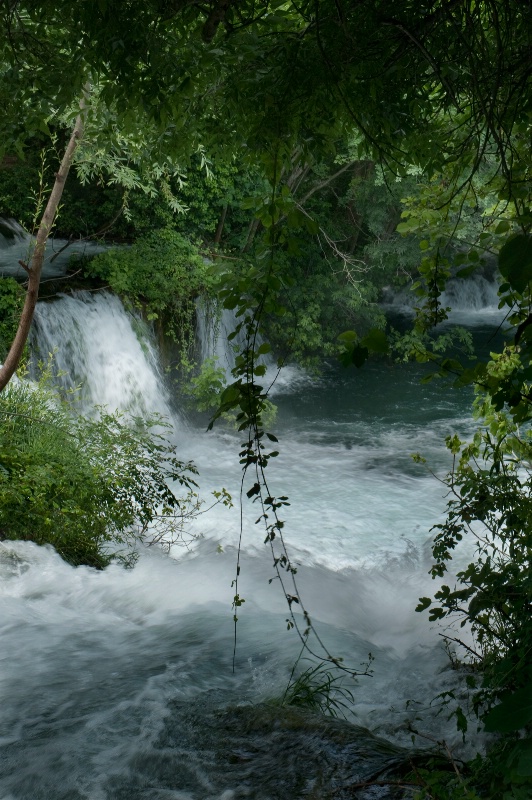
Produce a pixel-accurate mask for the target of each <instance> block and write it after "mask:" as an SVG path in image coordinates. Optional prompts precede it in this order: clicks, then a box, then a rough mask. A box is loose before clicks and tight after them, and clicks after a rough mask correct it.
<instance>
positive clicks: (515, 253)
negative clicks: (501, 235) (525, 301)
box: [499, 234, 532, 294]
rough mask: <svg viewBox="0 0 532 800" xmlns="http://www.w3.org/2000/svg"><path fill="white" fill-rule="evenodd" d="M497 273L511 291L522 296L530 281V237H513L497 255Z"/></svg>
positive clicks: (531, 268)
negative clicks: (498, 272)
mask: <svg viewBox="0 0 532 800" xmlns="http://www.w3.org/2000/svg"><path fill="white" fill-rule="evenodd" d="M499 271H500V273H501V275H502V277H503V278H505V280H507V281H508V283H509V284H510V286H511V287H512V289H515V290H516V291H517V292H519V293H520V294H523V293H524V291H525V289H526V288H527V287H528V286H529V284H530V282H531V281H532V237H530V236H526V235H523V234H522V235H519V236H514V237H512V238H511V239H509V241H507V242H506V243H505V244H504V246H503V247H502V248H501V251H500V253H499Z"/></svg>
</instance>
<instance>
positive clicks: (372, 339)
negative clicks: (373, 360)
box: [361, 328, 389, 353]
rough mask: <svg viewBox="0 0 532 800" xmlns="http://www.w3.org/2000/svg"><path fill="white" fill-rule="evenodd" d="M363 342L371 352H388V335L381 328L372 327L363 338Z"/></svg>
mask: <svg viewBox="0 0 532 800" xmlns="http://www.w3.org/2000/svg"><path fill="white" fill-rule="evenodd" d="M361 344H362V345H363V346H364V347H367V348H368V350H369V351H370V352H371V353H387V352H388V347H389V345H388V337H387V336H386V334H385V333H384V331H381V330H380V329H379V328H372V329H371V330H370V331H369V332H368V333H367V334H366V336H364V338H363V339H362V342H361Z"/></svg>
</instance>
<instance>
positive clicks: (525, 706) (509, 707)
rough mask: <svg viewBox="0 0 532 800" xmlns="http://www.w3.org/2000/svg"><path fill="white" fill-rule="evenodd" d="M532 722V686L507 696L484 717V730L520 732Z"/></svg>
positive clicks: (491, 731)
mask: <svg viewBox="0 0 532 800" xmlns="http://www.w3.org/2000/svg"><path fill="white" fill-rule="evenodd" d="M530 722H532V686H525V687H524V688H523V689H518V691H517V692H514V693H513V694H511V695H507V696H506V697H504V698H503V700H502V701H501V702H500V703H499V705H498V706H495V707H494V708H492V709H491V710H490V711H488V713H487V714H486V716H485V717H484V728H485V730H486V731H488V732H489V733H494V732H497V733H510V732H511V731H518V730H520V728H524V727H525V725H528V724H529V723H530Z"/></svg>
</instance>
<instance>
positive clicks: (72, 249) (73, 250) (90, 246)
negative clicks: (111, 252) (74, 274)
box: [0, 217, 105, 279]
mask: <svg viewBox="0 0 532 800" xmlns="http://www.w3.org/2000/svg"><path fill="white" fill-rule="evenodd" d="M34 242H35V239H34V237H33V236H31V234H29V233H28V231H26V230H24V228H23V227H22V226H21V225H19V223H18V222H17V221H16V220H14V219H3V218H1V217H0V276H2V275H3V276H9V277H13V278H18V279H24V278H26V272H25V270H24V269H23V267H21V266H20V264H19V261H24V263H26V264H27V263H28V262H29V260H30V258H31V252H32V249H33V245H34ZM103 250H105V247H104V246H103V245H101V244H98V243H97V242H94V241H90V240H89V241H81V240H78V241H76V240H72V241H70V240H68V239H55V238H54V237H53V236H52V237H50V238H49V239H48V242H47V244H46V250H45V256H44V265H43V273H42V274H43V278H44V279H47V278H57V277H62V276H63V275H64V274H65V273H66V271H67V268H68V265H69V262H70V258H71V256H73V255H77V256H80V255H87V256H88V255H96V253H100V252H102V251H103Z"/></svg>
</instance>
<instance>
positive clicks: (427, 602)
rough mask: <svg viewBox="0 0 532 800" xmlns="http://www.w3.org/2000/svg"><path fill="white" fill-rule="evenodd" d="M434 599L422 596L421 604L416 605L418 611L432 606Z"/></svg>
mask: <svg viewBox="0 0 532 800" xmlns="http://www.w3.org/2000/svg"><path fill="white" fill-rule="evenodd" d="M431 603H432V600H431V599H430V597H420V598H419V604H418V605H417V606H416V611H425V609H426V608H428V607H429V606H430V604H431Z"/></svg>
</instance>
